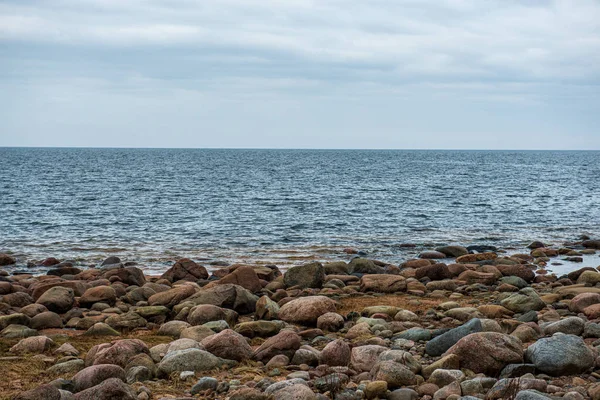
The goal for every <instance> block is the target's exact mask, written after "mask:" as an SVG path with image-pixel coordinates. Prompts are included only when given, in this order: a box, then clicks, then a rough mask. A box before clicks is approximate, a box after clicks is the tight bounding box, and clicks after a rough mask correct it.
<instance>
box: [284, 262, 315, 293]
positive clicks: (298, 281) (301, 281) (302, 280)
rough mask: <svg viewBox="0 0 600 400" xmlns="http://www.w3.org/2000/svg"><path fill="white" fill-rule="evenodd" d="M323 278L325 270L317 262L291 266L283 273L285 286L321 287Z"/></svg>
mask: <svg viewBox="0 0 600 400" xmlns="http://www.w3.org/2000/svg"><path fill="white" fill-rule="evenodd" d="M324 280H325V270H324V269H323V265H321V263H319V262H312V263H309V264H305V265H299V266H295V267H291V268H289V269H288V270H287V271H286V272H285V274H284V275H283V283H284V284H285V286H286V287H292V286H297V287H299V288H301V289H306V288H321V287H322V286H323V281H324Z"/></svg>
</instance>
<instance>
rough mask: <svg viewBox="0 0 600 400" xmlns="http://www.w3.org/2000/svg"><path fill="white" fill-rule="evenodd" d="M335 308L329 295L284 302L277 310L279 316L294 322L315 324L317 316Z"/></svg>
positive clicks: (286, 320) (333, 310)
mask: <svg viewBox="0 0 600 400" xmlns="http://www.w3.org/2000/svg"><path fill="white" fill-rule="evenodd" d="M335 310H336V305H335V301H333V300H331V299H330V298H329V297H325V296H307V297H300V298H297V299H294V300H292V301H290V302H288V303H285V304H284V305H283V306H282V307H281V308H280V310H279V318H281V319H282V320H283V321H285V322H290V323H295V324H306V325H315V324H316V322H317V319H318V318H319V316H321V315H323V314H325V313H328V312H335Z"/></svg>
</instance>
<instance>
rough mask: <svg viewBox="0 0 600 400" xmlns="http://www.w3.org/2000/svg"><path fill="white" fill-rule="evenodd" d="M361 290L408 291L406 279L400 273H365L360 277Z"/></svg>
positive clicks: (382, 291) (381, 291) (378, 291)
mask: <svg viewBox="0 0 600 400" xmlns="http://www.w3.org/2000/svg"><path fill="white" fill-rule="evenodd" d="M360 291H361V292H377V293H396V292H404V291H406V279H405V278H404V277H403V276H400V275H389V274H379V275H363V277H362V278H361V279H360Z"/></svg>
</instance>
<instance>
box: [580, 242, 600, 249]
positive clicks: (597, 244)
mask: <svg viewBox="0 0 600 400" xmlns="http://www.w3.org/2000/svg"><path fill="white" fill-rule="evenodd" d="M581 245H582V246H583V247H585V248H586V249H594V250H600V240H584V241H583V242H582V243H581Z"/></svg>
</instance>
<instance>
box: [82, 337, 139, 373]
mask: <svg viewBox="0 0 600 400" xmlns="http://www.w3.org/2000/svg"><path fill="white" fill-rule="evenodd" d="M140 353H145V354H150V351H149V350H148V346H146V344H145V343H144V342H142V341H141V340H139V339H122V340H115V341H113V342H111V343H102V344H98V345H96V346H94V347H92V348H91V349H90V351H88V353H87V354H86V356H85V365H86V366H90V365H98V364H115V365H118V366H120V367H123V368H125V366H126V365H127V363H128V362H129V360H130V359H131V358H133V356H135V355H137V354H140Z"/></svg>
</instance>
